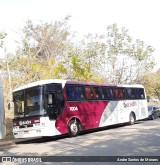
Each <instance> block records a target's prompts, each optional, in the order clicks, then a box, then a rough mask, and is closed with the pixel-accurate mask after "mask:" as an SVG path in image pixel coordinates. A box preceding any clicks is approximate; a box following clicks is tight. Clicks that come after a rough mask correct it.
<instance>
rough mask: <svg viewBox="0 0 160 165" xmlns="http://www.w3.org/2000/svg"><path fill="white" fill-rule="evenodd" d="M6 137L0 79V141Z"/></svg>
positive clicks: (0, 82)
mask: <svg viewBox="0 0 160 165" xmlns="http://www.w3.org/2000/svg"><path fill="white" fill-rule="evenodd" d="M5 135H6V125H5V111H4V99H3V90H2V80H1V77H0V139H3V138H4V137H5Z"/></svg>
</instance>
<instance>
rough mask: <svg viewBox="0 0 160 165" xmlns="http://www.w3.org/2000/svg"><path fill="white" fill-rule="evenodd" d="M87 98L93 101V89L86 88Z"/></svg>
mask: <svg viewBox="0 0 160 165" xmlns="http://www.w3.org/2000/svg"><path fill="white" fill-rule="evenodd" d="M85 96H86V99H89V100H90V99H91V89H90V87H85Z"/></svg>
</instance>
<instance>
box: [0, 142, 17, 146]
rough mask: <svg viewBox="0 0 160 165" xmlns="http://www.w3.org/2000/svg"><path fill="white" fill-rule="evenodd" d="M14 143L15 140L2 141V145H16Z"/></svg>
mask: <svg viewBox="0 0 160 165" xmlns="http://www.w3.org/2000/svg"><path fill="white" fill-rule="evenodd" d="M14 144H15V142H14V141H1V142H0V147H6V146H11V145H14Z"/></svg>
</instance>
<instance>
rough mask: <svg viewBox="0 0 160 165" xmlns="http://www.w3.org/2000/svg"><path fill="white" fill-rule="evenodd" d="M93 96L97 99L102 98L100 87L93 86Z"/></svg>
mask: <svg viewBox="0 0 160 165" xmlns="http://www.w3.org/2000/svg"><path fill="white" fill-rule="evenodd" d="M93 98H94V99H95V100H98V99H100V94H99V92H98V87H93Z"/></svg>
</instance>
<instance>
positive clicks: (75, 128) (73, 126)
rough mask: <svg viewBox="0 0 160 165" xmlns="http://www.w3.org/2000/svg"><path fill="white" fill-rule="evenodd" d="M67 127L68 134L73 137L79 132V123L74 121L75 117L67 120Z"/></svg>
mask: <svg viewBox="0 0 160 165" xmlns="http://www.w3.org/2000/svg"><path fill="white" fill-rule="evenodd" d="M68 128H69V135H70V136H72V137H74V136H77V135H78V134H79V131H80V124H79V123H78V122H77V121H76V119H74V120H71V121H70V122H69V125H68Z"/></svg>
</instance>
